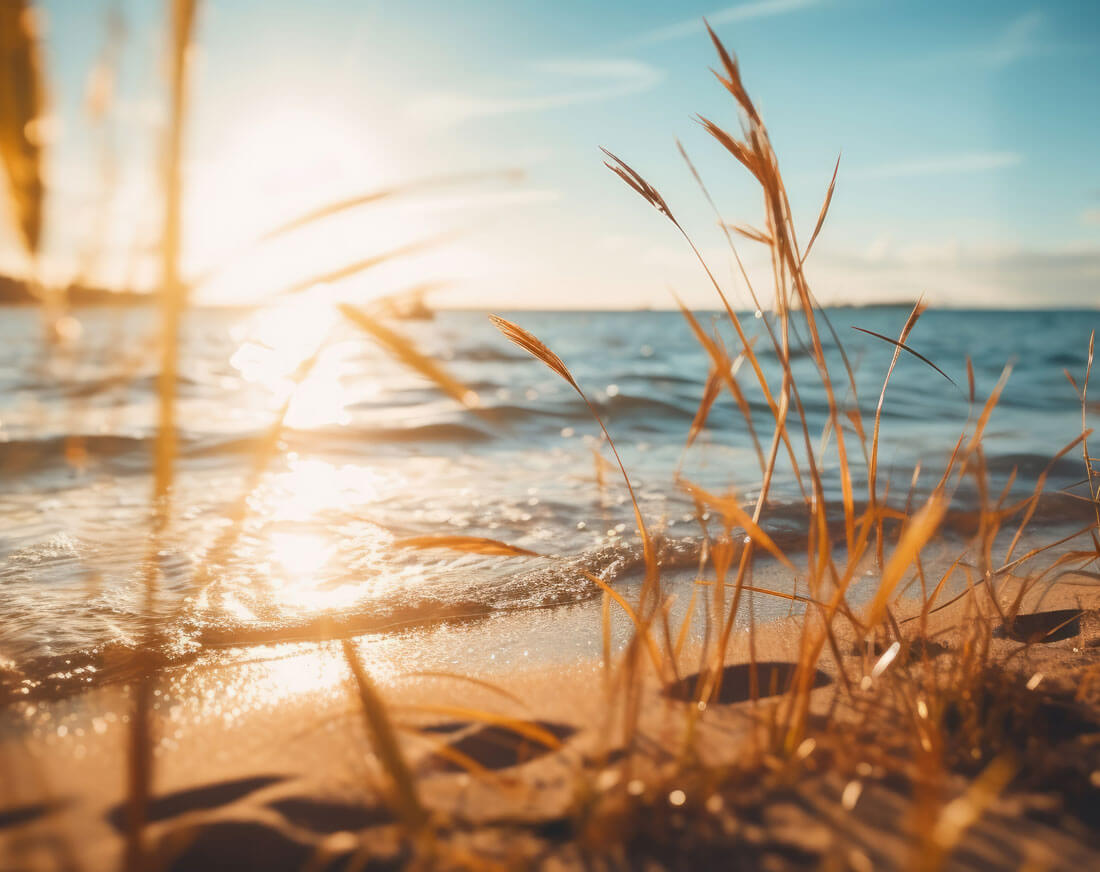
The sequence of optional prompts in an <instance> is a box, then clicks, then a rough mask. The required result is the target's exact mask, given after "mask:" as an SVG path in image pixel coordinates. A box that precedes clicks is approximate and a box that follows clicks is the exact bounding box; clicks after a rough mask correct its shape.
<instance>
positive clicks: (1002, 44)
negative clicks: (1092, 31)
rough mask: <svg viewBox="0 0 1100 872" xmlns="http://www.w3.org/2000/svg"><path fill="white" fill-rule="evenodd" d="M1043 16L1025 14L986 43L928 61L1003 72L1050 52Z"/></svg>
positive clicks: (1013, 20)
mask: <svg viewBox="0 0 1100 872" xmlns="http://www.w3.org/2000/svg"><path fill="white" fill-rule="evenodd" d="M1042 29H1043V14H1042V13H1041V12H1038V11H1034V12H1025V13H1024V14H1022V15H1019V16H1017V17H1016V18H1013V19H1012V20H1011V21H1009V22H1008V23H1007V24H1006V25H1005V26H1004V27H1002V28H1001V30H1000V31H998V32H997V33H996V34H994V35H993V36H992V38H991V39H989V40H988V41H986V42H982V43H979V44H976V45H971V46H966V47H963V48H960V49H955V50H949V51H947V52H942V53H939V54H936V55H935V56H933V57H931V58H928V62H929V63H930V64H935V65H937V66H939V65H943V64H945V63H946V64H965V65H969V66H978V67H986V68H989V69H994V70H999V69H1004V68H1005V67H1008V66H1011V65H1012V64H1014V63H1016V62H1018V61H1021V60H1024V59H1025V58H1029V57H1033V56H1034V55H1037V54H1041V53H1043V52H1044V51H1046V50H1048V48H1047V47H1046V46H1044V44H1043V42H1042V40H1041V35H1042Z"/></svg>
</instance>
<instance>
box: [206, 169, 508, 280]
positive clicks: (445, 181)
mask: <svg viewBox="0 0 1100 872" xmlns="http://www.w3.org/2000/svg"><path fill="white" fill-rule="evenodd" d="M522 177H523V171H522V170H500V171H497V172H483V173H453V174H449V175H442V176H430V177H428V178H424V179H414V180H412V181H410V182H406V183H405V184H403V185H394V186H392V187H388V188H379V189H377V190H374V191H366V192H364V193H360V194H355V195H353V196H350V197H345V198H343V199H341V200H337V201H335V202H332V203H327V204H325V205H324V206H318V207H317V208H315V209H310V210H309V211H307V212H304V213H303V214H301V215H298V216H296V217H294V218H292V219H290V220H289V221H285V222H283V223H282V224H279V225H277V226H275V227H272V228H271V229H270V230H267V231H266V232H264V233H262V234H260V235H259V236H257V237H256V238H255V239H252V240H251V241H249V242H247V243H245V244H244V245H242V246H241V247H239V248H237V249H235V250H234V251H232V252H231V253H230V254H229V255H228V256H227V257H225V258H223V259H222V260H220V261H219V262H218V263H216V264H214V265H213V266H212V267H209V268H208V269H206V270H204V271H203V272H202V273H201V274H199V275H198V276H195V277H194V278H193V279H192V280H191V284H192V286H198V285H201V284H203V283H204V282H207V281H209V280H210V279H211V278H213V277H214V276H215V275H217V274H218V273H220V272H221V271H222V270H224V269H225V268H226V267H227V266H229V265H230V264H231V263H233V262H234V261H235V260H237V259H238V258H240V257H241V256H243V255H244V254H246V253H247V252H249V251H251V250H252V249H254V248H256V247H258V246H260V245H263V244H264V243H266V242H270V241H271V240H273V239H278V238H279V237H280V236H286V235H288V234H291V233H293V232H294V231H296V230H301V229H302V228H304V227H308V226H309V225H311V224H316V223H317V222H318V221H323V220H324V219H326V218H331V217H332V216H334V215H339V214H340V213H342V212H348V211H351V210H352V209H357V208H359V207H361V206H369V205H371V204H373V203H378V202H381V201H383V200H389V199H391V198H394V197H401V196H404V195H406V194H414V193H417V192H419V191H424V190H432V189H434V188H439V187H443V186H445V185H453V184H461V183H464V182H473V181H479V180H481V179H493V178H503V179H506V180H509V181H514V180H518V179H521V178H522Z"/></svg>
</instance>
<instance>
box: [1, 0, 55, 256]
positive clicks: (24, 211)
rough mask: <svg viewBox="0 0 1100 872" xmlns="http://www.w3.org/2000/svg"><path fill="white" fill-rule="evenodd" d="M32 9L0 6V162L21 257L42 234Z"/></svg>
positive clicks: (40, 106)
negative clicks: (17, 233)
mask: <svg viewBox="0 0 1100 872" xmlns="http://www.w3.org/2000/svg"><path fill="white" fill-rule="evenodd" d="M44 90H45V89H44V86H43V82H42V65H41V61H40V58H39V50H38V35H37V33H36V22H35V15H34V10H33V9H32V8H31V6H30V4H29V3H28V2H27V0H4V2H3V3H0V163H3V165H4V169H5V171H6V174H7V178H8V185H7V187H8V197H9V202H10V203H11V214H12V216H13V217H14V218H15V223H16V224H17V225H18V229H19V235H20V238H21V239H22V242H23V245H24V247H25V248H26V250H27V254H28V255H30V257H31V258H32V259H33V258H34V257H35V256H36V255H37V253H38V246H39V242H40V238H41V234H42V205H43V200H44V196H45V191H44V187H43V184H42V149H41V134H42V132H43V130H44V129H45V121H46V118H45V113H46V108H45V93H44Z"/></svg>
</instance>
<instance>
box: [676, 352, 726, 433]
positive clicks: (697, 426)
mask: <svg viewBox="0 0 1100 872" xmlns="http://www.w3.org/2000/svg"><path fill="white" fill-rule="evenodd" d="M721 389H722V374H721V373H720V372H718V370H716V369H711V371H710V375H708V376H707V383H706V385H705V386H704V388H703V397H702V399H700V400H699V408H698V410H697V411H696V412H695V418H694V419H692V422H691V429H690V430H688V436H687V444H685V445H684V449H685V450H687V449H688V448H690V447H691V446H692V443H694V442H695V439H696V437H697V436H698V435H699V433H700V432H701V431H702V429H703V427H704V426H705V425H706V423H707V417H708V416H709V415H710V410H711V407H712V406H713V405H714V401H715V400H717V399H718V392H719V391H720V390H721Z"/></svg>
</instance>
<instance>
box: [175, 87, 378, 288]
mask: <svg viewBox="0 0 1100 872" xmlns="http://www.w3.org/2000/svg"><path fill="white" fill-rule="evenodd" d="M392 172H393V171H392V168H391V167H389V166H388V165H387V162H386V161H385V160H384V159H383V157H382V152H381V149H380V148H379V147H378V144H377V140H376V138H375V137H372V136H371V134H370V133H369V132H368V131H367V130H366V129H365V128H364V126H363V125H362V123H361V122H359V121H358V120H357V119H356V118H355V117H354V116H353V115H352V114H351V113H347V114H340V113H339V112H337V111H335V110H334V109H333V108H332V107H327V106H325V107H315V106H311V105H309V104H308V103H306V102H304V101H293V100H278V101H273V102H270V103H266V104H259V105H251V106H248V107H245V108H244V109H243V111H242V113H241V115H240V117H239V118H238V119H237V120H236V121H234V122H233V123H232V125H231V126H230V127H229V129H226V130H224V131H221V132H220V135H219V136H217V137H215V139H214V141H213V143H212V144H211V147H210V149H209V150H208V151H200V153H199V154H198V155H197V156H196V158H195V160H194V161H193V162H192V163H191V164H190V165H189V166H188V171H187V178H186V184H185V191H186V202H185V216H184V222H185V223H184V226H185V239H186V259H187V264H186V266H189V267H190V272H192V273H193V274H199V275H206V274H208V273H211V271H213V275H212V276H211V277H210V280H209V281H208V282H205V283H204V287H202V288H200V289H198V292H199V295H200V298H202V299H206V300H212V301H216V302H238V301H251V300H252V299H254V298H255V297H256V296H257V295H258V294H263V293H270V292H271V291H272V290H275V289H278V288H279V287H280V284H281V283H282V284H285V283H286V282H287V280H288V277H290V276H298V277H300V276H308V275H309V274H311V271H313V272H323V271H324V270H325V269H326V268H331V266H332V265H334V264H339V262H340V260H341V258H344V257H347V253H348V251H347V250H348V234H349V231H348V229H347V227H346V226H345V227H344V228H339V229H337V230H336V232H333V228H330V227H326V231H327V232H326V233H316V232H308V231H306V232H303V233H302V234H297V236H300V237H301V238H284V239H280V240H279V244H278V245H264V246H261V247H258V248H256V247H253V246H252V245H251V243H252V242H253V241H254V240H255V239H257V238H258V237H259V236H261V235H262V234H263V233H265V232H266V231H268V230H270V229H271V228H273V227H276V226H278V225H280V224H281V223H283V222H285V221H288V220H290V219H292V218H295V217H297V216H299V215H301V214H302V213H304V212H307V211H309V210H311V209H315V208H317V207H319V206H321V205H324V204H326V203H331V202H334V201H338V200H340V199H342V198H345V197H348V196H350V195H353V194H356V193H361V192H362V191H364V190H371V189H373V188H380V187H383V186H384V185H385V184H386V183H387V180H388V179H389V178H390V176H391V175H392ZM371 220H372V219H371V217H370V216H369V215H368V214H366V212H364V213H363V214H355V215H349V216H345V218H344V221H343V223H344V224H345V225H348V224H350V223H352V221H354V223H355V226H356V233H357V237H358V239H359V240H362V239H364V238H371V237H373V236H375V235H376V231H377V230H379V229H380V228H378V227H373V226H370V225H369V222H370V221H371ZM375 223H377V222H375ZM359 244H360V245H361V244H362V243H361V242H360V243H359Z"/></svg>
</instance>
